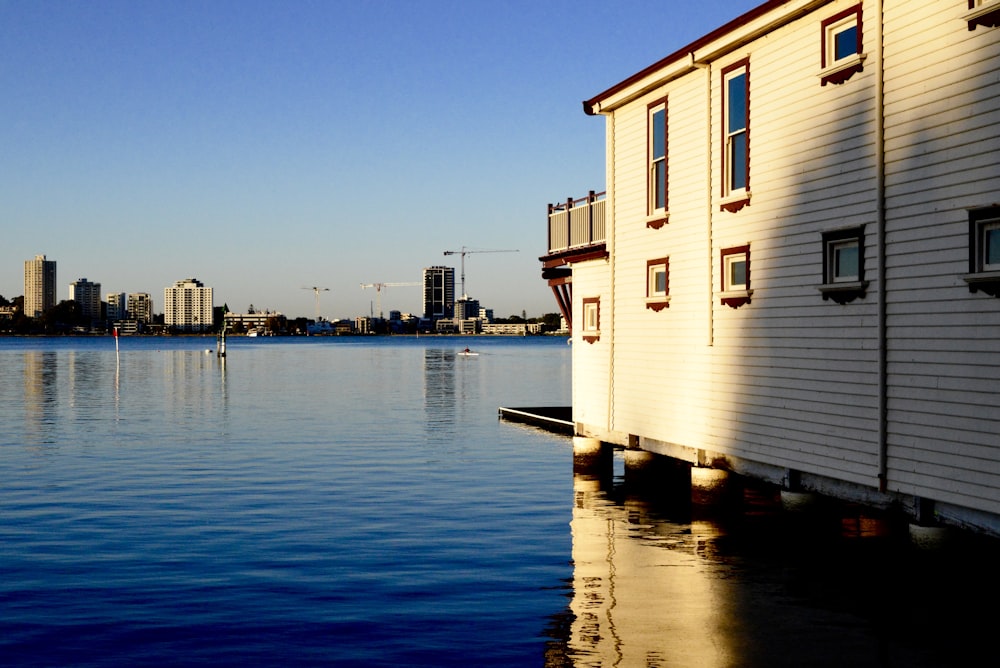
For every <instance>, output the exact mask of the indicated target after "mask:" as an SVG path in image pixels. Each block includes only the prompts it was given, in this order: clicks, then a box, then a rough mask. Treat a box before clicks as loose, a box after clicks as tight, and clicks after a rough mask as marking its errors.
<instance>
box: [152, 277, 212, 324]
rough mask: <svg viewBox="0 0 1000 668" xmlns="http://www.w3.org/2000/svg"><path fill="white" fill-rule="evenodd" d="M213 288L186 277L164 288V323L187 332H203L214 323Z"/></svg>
mask: <svg viewBox="0 0 1000 668" xmlns="http://www.w3.org/2000/svg"><path fill="white" fill-rule="evenodd" d="M212 306H213V305H212V288H206V287H205V285H204V284H203V283H202V282H201V281H199V280H198V279H196V278H185V279H184V280H182V281H177V282H176V283H174V285H173V287H170V288H163V324H164V325H166V326H167V327H174V328H176V329H179V330H182V331H186V332H203V331H205V330H208V329H211V328H212V325H213V317H214V315H213V312H212Z"/></svg>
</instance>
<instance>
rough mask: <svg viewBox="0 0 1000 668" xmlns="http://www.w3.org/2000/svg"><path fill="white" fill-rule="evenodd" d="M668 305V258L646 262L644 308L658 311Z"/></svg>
mask: <svg viewBox="0 0 1000 668" xmlns="http://www.w3.org/2000/svg"><path fill="white" fill-rule="evenodd" d="M668 306H670V258H666V257H662V258H657V259H656V260H649V261H647V262H646V308H648V309H652V310H654V311H659V310H661V309H664V308H666V307H668Z"/></svg>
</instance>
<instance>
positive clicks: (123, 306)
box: [104, 292, 128, 322]
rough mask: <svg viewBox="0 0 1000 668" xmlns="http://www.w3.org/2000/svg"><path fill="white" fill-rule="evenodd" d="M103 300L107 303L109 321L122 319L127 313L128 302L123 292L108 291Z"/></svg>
mask: <svg viewBox="0 0 1000 668" xmlns="http://www.w3.org/2000/svg"><path fill="white" fill-rule="evenodd" d="M104 301H105V302H106V303H107V316H106V317H107V319H108V320H110V321H111V322H114V321H116V320H124V319H125V318H126V317H127V313H128V302H126V301H125V293H124V292H109V293H108V294H107V295H106V296H105V298H104Z"/></svg>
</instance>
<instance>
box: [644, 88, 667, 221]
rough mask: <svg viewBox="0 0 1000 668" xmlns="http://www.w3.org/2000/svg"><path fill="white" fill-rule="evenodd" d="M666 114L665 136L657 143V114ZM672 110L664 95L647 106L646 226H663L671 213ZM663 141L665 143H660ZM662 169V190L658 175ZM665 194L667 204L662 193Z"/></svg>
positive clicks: (663, 133) (664, 119)
mask: <svg viewBox="0 0 1000 668" xmlns="http://www.w3.org/2000/svg"><path fill="white" fill-rule="evenodd" d="M660 112H662V113H663V117H662V118H663V125H662V137H660V140H661V141H660V142H657V141H656V139H657V132H656V130H657V126H656V121H655V116H656V114H658V113H660ZM669 133H670V112H669V107H668V106H667V98H665V97H663V98H660V99H659V100H656V101H655V102H651V103H650V104H649V105H648V106H647V107H646V169H647V172H646V227H651V228H653V229H659V228H660V227H662V226H663V225H664V224H665V223H666V222H667V220H668V218H669V216H670V213H669V212H670V162H669V161H670V152H669V151H670V140H669ZM658 143H662V145H658ZM658 149H662V154H663V155H662V157H658ZM657 167H659V168H660V170H662V192H661V191H660V185H661V184H660V180H661V179H659V178H658V177H659V176H660V174H661V172H660V171H657ZM660 195H662V200H663V206H657V205H658V204H659V203H660V202H659V201H658V200H659V199H660V198H659V197H658V196H660Z"/></svg>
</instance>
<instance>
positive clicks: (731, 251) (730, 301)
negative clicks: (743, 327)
mask: <svg viewBox="0 0 1000 668" xmlns="http://www.w3.org/2000/svg"><path fill="white" fill-rule="evenodd" d="M740 254H743V255H744V256H745V257H746V262H747V287H746V294H745V295H742V294H741V295H740V296H738V297H725V296H723V297H722V298H721V303H722V304H723V305H725V306H729V307H731V308H739V307H740V306H743V305H744V304H749V303H750V244H744V245H743V246H732V247H731V248H723V249H722V250H721V251H720V252H719V259H720V264H721V265H722V266H721V275H720V278H721V279H722V281H721V282H720V283H719V289H720V290H721V291H722V292H723V293H725V292H726V257H728V256H730V255H740Z"/></svg>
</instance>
